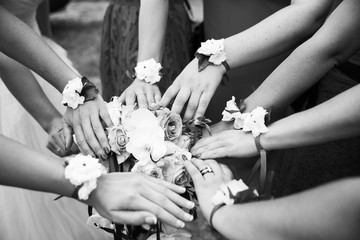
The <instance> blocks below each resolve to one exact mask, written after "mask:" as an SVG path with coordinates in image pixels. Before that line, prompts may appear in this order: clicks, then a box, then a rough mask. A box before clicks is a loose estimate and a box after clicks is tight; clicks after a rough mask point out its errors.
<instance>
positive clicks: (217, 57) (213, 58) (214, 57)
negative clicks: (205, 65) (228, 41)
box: [209, 51, 227, 65]
mask: <svg viewBox="0 0 360 240" xmlns="http://www.w3.org/2000/svg"><path fill="white" fill-rule="evenodd" d="M226 59H227V57H226V53H225V52H224V51H221V52H217V53H214V54H211V55H210V57H209V62H212V63H213V64H215V65H220V64H221V63H222V62H224V61H226Z"/></svg>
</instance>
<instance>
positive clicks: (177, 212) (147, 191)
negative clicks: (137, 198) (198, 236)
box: [141, 186, 193, 221]
mask: <svg viewBox="0 0 360 240" xmlns="http://www.w3.org/2000/svg"><path fill="white" fill-rule="evenodd" d="M154 189H155V190H156V188H154V186H152V187H149V188H143V189H142V193H141V194H142V195H143V196H144V197H145V198H146V199H148V200H150V201H151V202H154V203H156V204H158V205H159V206H161V207H162V208H163V209H164V210H165V211H167V212H169V213H171V214H172V215H174V216H175V217H176V218H178V219H181V220H183V221H191V220H193V216H192V215H190V214H188V213H186V212H185V211H184V210H182V209H181V208H180V207H179V206H178V205H176V204H175V203H178V204H179V205H180V206H181V204H182V203H183V201H181V199H184V198H182V197H180V196H179V195H176V196H175V193H174V192H171V191H170V190H168V189H166V190H161V191H160V192H158V191H154ZM184 200H185V199H184ZM191 206H192V207H193V205H191ZM185 207H188V206H185Z"/></svg>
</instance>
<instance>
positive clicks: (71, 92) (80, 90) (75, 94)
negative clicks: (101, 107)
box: [62, 77, 99, 109]
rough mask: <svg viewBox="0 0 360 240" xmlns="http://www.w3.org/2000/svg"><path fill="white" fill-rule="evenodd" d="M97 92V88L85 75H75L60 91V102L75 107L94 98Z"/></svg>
mask: <svg viewBox="0 0 360 240" xmlns="http://www.w3.org/2000/svg"><path fill="white" fill-rule="evenodd" d="M98 93H99V90H98V89H97V88H96V86H95V85H94V84H93V83H92V82H90V81H89V80H88V79H87V78H86V77H82V78H79V77H76V78H74V79H72V80H70V81H69V82H68V83H67V84H66V86H65V88H64V90H63V92H62V95H63V100H62V104H63V105H64V106H68V107H71V108H72V109H76V108H77V107H78V106H79V105H81V104H84V102H87V101H90V100H93V99H95V98H96V96H97V94H98Z"/></svg>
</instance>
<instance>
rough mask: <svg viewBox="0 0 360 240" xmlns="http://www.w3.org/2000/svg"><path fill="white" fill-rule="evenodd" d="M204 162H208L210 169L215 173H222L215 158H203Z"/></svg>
mask: <svg viewBox="0 0 360 240" xmlns="http://www.w3.org/2000/svg"><path fill="white" fill-rule="evenodd" d="M205 163H206V164H208V165H209V166H210V167H211V169H212V170H213V171H214V174H215V175H220V176H221V175H222V174H223V171H222V168H221V167H220V165H219V163H218V162H217V161H215V160H205Z"/></svg>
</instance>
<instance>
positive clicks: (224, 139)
mask: <svg viewBox="0 0 360 240" xmlns="http://www.w3.org/2000/svg"><path fill="white" fill-rule="evenodd" d="M191 153H192V155H193V156H198V158H201V159H207V158H210V157H211V158H222V157H230V158H241V157H252V156H257V155H258V154H259V153H258V151H257V149H256V145H255V141H254V137H253V136H252V134H251V133H246V132H244V131H241V130H227V131H224V132H220V133H217V134H214V135H212V136H210V137H207V138H203V139H200V140H199V141H198V142H197V143H196V144H195V145H194V147H193V148H192V149H191Z"/></svg>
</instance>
